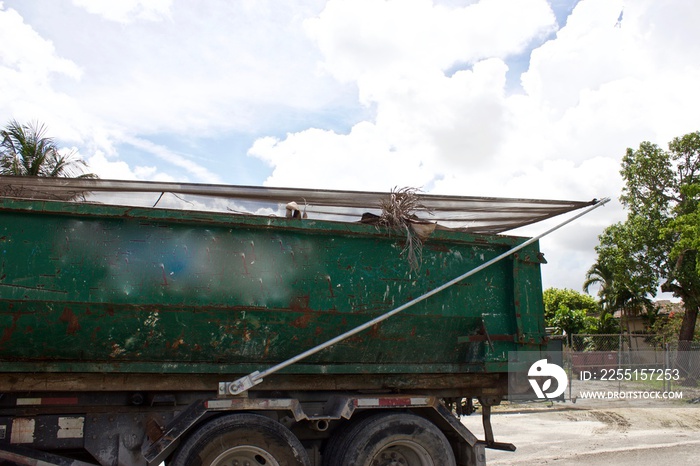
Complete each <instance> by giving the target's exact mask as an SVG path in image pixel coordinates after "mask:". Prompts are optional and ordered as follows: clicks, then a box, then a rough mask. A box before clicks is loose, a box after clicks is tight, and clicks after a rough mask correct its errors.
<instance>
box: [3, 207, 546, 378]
mask: <svg viewBox="0 0 700 466" xmlns="http://www.w3.org/2000/svg"><path fill="white" fill-rule="evenodd" d="M404 241H405V238H402V237H401V236H400V235H396V234H390V233H389V232H387V231H386V230H385V229H382V228H378V227H376V226H374V225H366V224H362V223H352V222H337V221H326V220H314V219H304V220H301V219H296V218H285V217H273V216H260V215H235V214H231V213H226V212H199V211H181V210H174V209H155V208H136V207H125V206H114V205H104V204H99V203H91V202H69V201H67V200H46V199H42V200H39V199H18V198H13V197H5V198H0V261H1V262H0V368H1V371H2V372H4V373H17V374H20V373H21V374H30V373H31V374H35V375H34V377H37V376H36V374H66V373H73V374H122V375H123V374H141V376H142V377H149V374H160V375H168V374H170V375H174V374H197V375H200V376H202V377H206V376H212V375H214V376H219V375H221V374H245V373H248V372H251V371H255V370H260V369H262V368H265V367H267V366H270V365H272V364H275V363H278V362H280V361H283V360H285V359H287V358H290V357H292V356H294V355H296V354H298V353H299V352H301V351H304V350H306V349H308V348H310V347H312V346H314V345H316V344H319V343H321V342H323V341H326V340H328V339H330V338H332V337H334V336H336V335H338V334H340V333H343V332H345V331H347V330H348V329H350V328H353V327H355V326H357V325H360V324H362V323H364V322H366V321H368V320H370V319H372V318H373V317H376V316H378V315H380V314H381V313H383V312H386V311H387V310H390V309H392V308H394V307H396V306H398V305H401V304H403V303H405V302H407V301H409V300H411V299H413V298H416V297H417V296H420V295H421V294H423V293H425V292H428V291H430V290H432V289H434V288H436V287H437V286H439V285H441V284H443V283H444V282H446V281H448V280H450V279H452V278H454V277H456V276H459V275H460V274H462V273H464V272H465V271H467V270H469V269H471V268H474V267H476V266H478V265H480V264H482V263H484V262H485V261H487V260H489V259H490V258H493V257H495V256H497V255H499V254H501V253H503V252H504V251H506V250H508V249H510V248H511V247H513V246H514V245H517V244H520V243H522V242H523V241H524V239H523V238H517V237H510V236H501V235H483V234H471V233H465V232H461V231H449V230H439V229H438V230H436V231H434V232H433V233H432V235H431V236H430V237H429V238H428V239H427V240H426V241H425V243H424V244H423V248H422V260H421V263H420V267H419V268H418V269H417V270H415V269H412V268H411V266H410V264H409V263H408V261H407V260H406V258H405V257H404V255H402V250H403V247H404ZM541 262H542V256H541V254H540V252H539V250H538V246H537V243H535V244H532V245H530V246H528V247H526V248H525V249H523V250H521V251H519V252H518V253H517V254H516V255H514V256H512V257H510V258H508V259H505V260H503V261H501V262H499V263H497V264H495V265H493V266H491V267H489V268H488V269H486V270H484V271H482V272H479V273H478V274H476V275H474V276H472V277H469V278H468V279H466V280H464V281H463V282H460V283H458V284H456V285H454V286H452V287H450V288H448V289H446V290H445V291H443V292H441V293H439V294H437V295H435V296H432V297H431V298H429V299H427V300H425V301H423V302H421V303H419V304H417V305H415V306H413V307H411V308H410V309H408V310H406V311H404V312H403V313H402V314H400V315H397V316H395V317H392V318H391V319H389V320H387V321H385V322H382V323H380V324H377V325H375V326H374V327H372V328H371V329H369V330H367V331H365V332H363V333H361V334H358V335H356V336H354V337H352V338H349V339H347V340H345V341H343V342H340V343H338V344H336V345H334V346H332V347H330V348H328V349H325V350H323V351H322V352H320V353H318V354H316V355H314V356H312V357H310V358H309V359H307V360H305V361H302V362H300V363H298V364H295V365H293V366H290V367H288V368H286V369H285V370H284V371H283V374H286V375H290V376H293V375H297V376H309V375H315V376H323V377H326V379H325V380H329V379H331V378H333V377H335V376H338V377H341V376H343V375H355V376H357V377H358V378H357V379H355V380H363V379H369V378H372V377H374V376H381V375H383V376H386V377H395V378H396V377H397V376H400V377H403V379H402V380H404V382H403V383H405V384H408V386H409V388H410V385H411V384H412V383H414V382H411V381H416V382H415V384H416V385H420V384H421V383H423V382H419V380H420V377H418V376H434V377H446V376H449V377H460V376H462V377H468V376H470V374H474V375H477V374H489V373H505V372H506V371H507V362H508V352H509V351H516V350H540V349H544V347H545V346H546V335H545V329H544V322H543V305H542V293H541V291H542V285H541V278H540V263H541ZM299 380H304V378H303V377H300V378H299ZM396 380H398V379H396ZM406 380H408V382H406ZM300 383H301V382H300Z"/></svg>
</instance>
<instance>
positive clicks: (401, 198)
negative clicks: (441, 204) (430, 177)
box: [379, 187, 432, 270]
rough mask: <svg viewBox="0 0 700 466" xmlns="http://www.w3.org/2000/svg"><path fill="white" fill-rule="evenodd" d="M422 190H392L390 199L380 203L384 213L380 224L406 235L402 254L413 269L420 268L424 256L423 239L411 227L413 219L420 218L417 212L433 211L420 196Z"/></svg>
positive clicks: (407, 188)
mask: <svg viewBox="0 0 700 466" xmlns="http://www.w3.org/2000/svg"><path fill="white" fill-rule="evenodd" d="M419 192H420V191H419V190H418V189H416V188H409V187H404V188H400V189H397V188H396V187H395V188H394V189H392V190H391V194H390V195H389V198H388V199H385V200H383V201H382V202H381V203H380V207H381V209H382V215H381V216H380V219H379V225H382V226H383V227H385V228H386V229H388V230H390V231H393V232H397V233H399V234H402V235H405V236H406V244H405V245H404V248H403V251H401V254H405V255H406V257H407V259H408V262H409V264H410V265H411V270H418V269H420V266H421V262H422V258H423V240H422V239H421V238H420V236H418V235H417V234H416V232H415V231H414V229H413V228H412V227H411V223H412V221H415V220H418V217H417V216H416V212H419V211H424V212H428V213H432V212H431V211H430V209H428V208H427V207H425V206H424V205H423V204H422V203H421V202H420V199H419V198H418V193H419Z"/></svg>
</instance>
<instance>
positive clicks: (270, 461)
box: [211, 445, 280, 466]
mask: <svg viewBox="0 0 700 466" xmlns="http://www.w3.org/2000/svg"><path fill="white" fill-rule="evenodd" d="M261 465H264V466H280V464H279V463H278V462H277V460H276V459H275V458H274V456H272V455H271V454H270V453H268V452H267V451H265V450H263V449H262V448H259V447H256V446H253V445H238V446H236V447H233V448H229V449H228V450H226V451H224V452H223V453H221V454H220V455H219V456H217V457H216V458H214V461H212V462H211V466H261Z"/></svg>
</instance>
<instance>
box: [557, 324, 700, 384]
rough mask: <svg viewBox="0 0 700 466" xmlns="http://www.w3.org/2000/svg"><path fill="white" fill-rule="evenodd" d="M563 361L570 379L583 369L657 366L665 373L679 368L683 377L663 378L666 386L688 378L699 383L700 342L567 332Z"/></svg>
mask: <svg viewBox="0 0 700 466" xmlns="http://www.w3.org/2000/svg"><path fill="white" fill-rule="evenodd" d="M564 362H565V365H566V366H567V372H568V373H569V377H570V380H574V378H575V377H579V376H580V374H581V372H582V371H587V372H588V373H600V372H604V373H609V372H610V371H611V370H613V369H614V370H619V369H621V370H625V369H629V370H630V371H634V370H635V369H637V370H641V369H647V370H650V369H655V370H660V371H663V372H664V373H666V372H667V371H669V370H671V371H674V370H677V371H678V372H677V373H678V374H679V375H680V378H679V379H677V380H676V379H671V380H663V382H664V384H663V385H664V388H665V389H670V388H672V387H678V386H680V385H682V384H686V385H687V383H688V382H689V381H690V383H691V384H693V385H695V386H697V382H698V380H700V343H697V342H681V344H680V345H679V344H678V342H673V343H671V342H666V341H664V340H663V339H662V338H660V337H659V336H658V335H653V334H652V335H650V334H611V335H594V334H590V335H581V334H576V335H568V336H567V338H566V344H565V346H564ZM660 373H661V372H660ZM675 373H676V372H674V374H675Z"/></svg>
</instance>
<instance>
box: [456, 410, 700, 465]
mask: <svg viewBox="0 0 700 466" xmlns="http://www.w3.org/2000/svg"><path fill="white" fill-rule="evenodd" d="M463 422H464V423H465V424H466V425H467V427H469V428H470V429H471V430H472V431H473V432H474V433H476V434H477V436H478V437H480V438H483V428H482V427H481V417H480V416H479V415H476V414H475V415H472V416H469V417H467V418H464V421H463ZM492 424H493V429H494V433H495V436H496V440H497V441H501V442H510V443H513V444H515V446H516V447H517V451H515V452H514V453H511V452H502V451H496V450H486V458H487V464H488V465H489V466H493V465H520V464H526V465H541V464H552V465H582V464H584V465H592V466H603V465H613V464H614V465H618V466H641V465H647V464H668V465H698V464H700V403H695V404H692V403H688V402H687V401H683V402H678V401H676V402H673V403H670V402H668V403H665V404H659V403H658V402H657V404H656V405H651V404H646V405H639V404H637V405H634V404H631V403H629V402H626V401H616V402H606V403H605V404H602V403H601V402H600V401H582V400H578V402H577V403H571V402H565V403H555V404H553V405H551V406H550V405H549V404H548V403H537V404H522V405H509V406H501V407H497V408H496V412H495V413H494V414H493V416H492Z"/></svg>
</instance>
